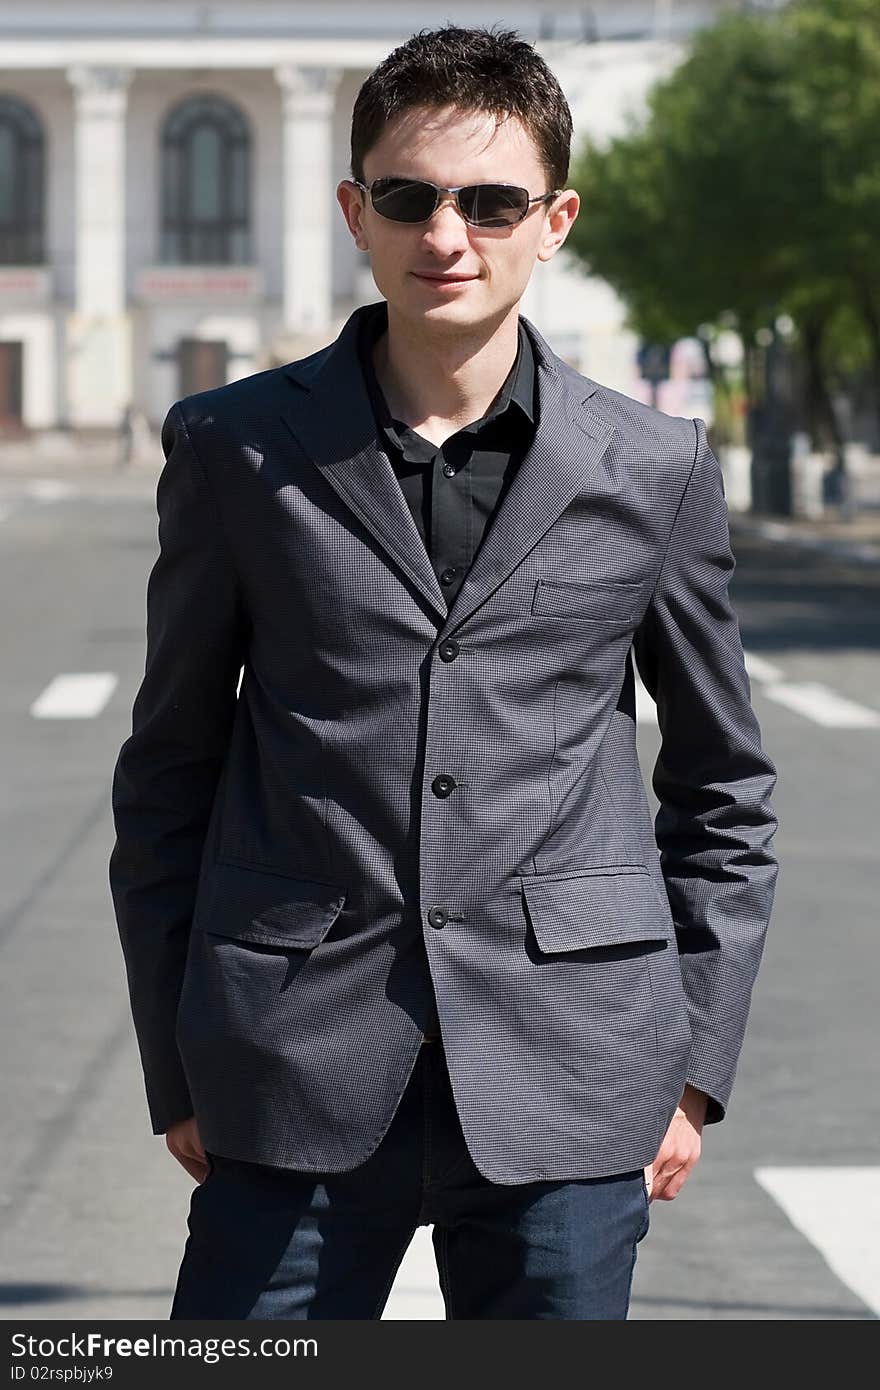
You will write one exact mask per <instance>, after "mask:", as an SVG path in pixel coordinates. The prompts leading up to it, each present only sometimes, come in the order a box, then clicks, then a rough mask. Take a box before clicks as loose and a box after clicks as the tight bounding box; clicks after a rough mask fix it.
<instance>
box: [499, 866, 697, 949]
mask: <svg viewBox="0 0 880 1390" xmlns="http://www.w3.org/2000/svg"><path fill="white" fill-rule="evenodd" d="M520 885H521V888H522V897H523V903H524V907H525V911H526V916H527V918H528V920H529V922H530V923H531V926H532V930H533V931H534V934H535V940H536V941H537V943H538V947H539V948H540V950H541V951H542V952H544V953H554V952H557V951H581V950H584V949H592V950H594V949H595V948H597V947H604V946H627V945H631V944H634V943H636V942H640V941H645V942H666V943H667V944H668V943H669V942H670V941H671V940H672V935H673V928H672V925H671V920H672V919H671V914H670V912H669V907H668V904H667V905H666V906H665V907H664V904H663V903H662V902H661V900H660V895H659V893H658V891H657V888H656V886H655V884H654V881H653V879H652V877H651V874H650V871H649V870H648V868H647V866H646V865H644V864H619V865H608V866H598V867H595V868H589V869H582V870H579V871H578V872H576V873H551V874H522V875H520Z"/></svg>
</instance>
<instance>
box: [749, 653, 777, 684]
mask: <svg viewBox="0 0 880 1390" xmlns="http://www.w3.org/2000/svg"><path fill="white" fill-rule="evenodd" d="M743 655H744V656H745V659H746V670H747V671H748V673H749V679H750V680H753V681H782V680H785V674H784V672H783V671H781V670H780V669H779V667H778V666H774V665H773V662H772V661H767V660H766V659H765V658H764V657H763V656H756V655H755V653H754V652H744V653H743Z"/></svg>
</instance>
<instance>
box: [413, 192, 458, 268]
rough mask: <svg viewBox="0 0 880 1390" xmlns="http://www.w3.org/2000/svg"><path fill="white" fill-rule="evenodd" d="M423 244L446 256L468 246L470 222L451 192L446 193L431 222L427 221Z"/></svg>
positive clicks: (437, 254) (440, 255) (436, 254)
mask: <svg viewBox="0 0 880 1390" xmlns="http://www.w3.org/2000/svg"><path fill="white" fill-rule="evenodd" d="M422 242H423V245H424V246H425V247H426V248H427V249H428V250H430V251H433V253H434V255H435V256H439V257H441V258H442V257H446V256H451V255H454V254H455V252H457V251H464V250H466V249H467V246H468V224H467V222H465V220H464V218H463V217H462V215H461V213H460V212H459V210H458V208H457V207H456V205H455V199H454V198H453V197H452V194H451V193H448V194H446V195H445V196H444V197H443V199H442V200H441V202H440V206H439V207H438V208H437V211H436V212H435V213H434V216H433V217H432V218H431V220H430V222H426V223H425V227H424V231H423V233H422Z"/></svg>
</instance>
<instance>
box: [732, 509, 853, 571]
mask: <svg viewBox="0 0 880 1390" xmlns="http://www.w3.org/2000/svg"><path fill="white" fill-rule="evenodd" d="M730 533H731V538H732V539H733V541H734V544H735V542H736V537H737V535H741V536H756V537H759V538H760V539H762V540H767V541H781V542H784V543H785V544H787V545H796V546H798V547H800V548H802V549H805V550H819V551H821V552H822V553H823V554H825V555H831V556H834V557H836V558H838V559H841V560H848V561H851V562H852V563H854V564H861V565H880V507H866V508H865V509H864V510H863V511H861V512H858V513H856V515H855V516H854V517H853V518H852V520H851V521H841V520H839V519H838V518H836V517H834V516H829V517H828V518H825V519H822V520H807V519H805V518H801V517H797V518H795V517H781V516H763V515H761V514H759V513H753V512H735V511H732V512H731V513H730Z"/></svg>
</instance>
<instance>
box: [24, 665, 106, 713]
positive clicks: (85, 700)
mask: <svg viewBox="0 0 880 1390" xmlns="http://www.w3.org/2000/svg"><path fill="white" fill-rule="evenodd" d="M118 680H119V678H118V676H116V675H115V674H114V673H113V672H112V671H86V672H75V673H70V674H66V675H61V676H55V677H53V679H52V680H51V681H50V682H49V684H48V685H47V686H46V689H45V690H44V691H43V692H42V694H41V695H39V696H38V697H37V699H36V700H34V703H33V704H32V705H31V714H32V715H33V716H34V718H35V719H94V717H95V715H96V714H100V713H101V711H102V709H103V708H104V706H105V705H106V703H107V701H108V700H109V699H110V696H111V695H112V694H113V691H114V690H115V689H116V686H117V684H118Z"/></svg>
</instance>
